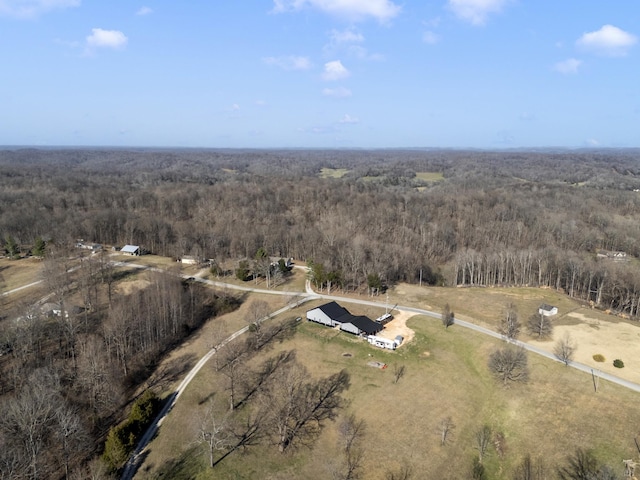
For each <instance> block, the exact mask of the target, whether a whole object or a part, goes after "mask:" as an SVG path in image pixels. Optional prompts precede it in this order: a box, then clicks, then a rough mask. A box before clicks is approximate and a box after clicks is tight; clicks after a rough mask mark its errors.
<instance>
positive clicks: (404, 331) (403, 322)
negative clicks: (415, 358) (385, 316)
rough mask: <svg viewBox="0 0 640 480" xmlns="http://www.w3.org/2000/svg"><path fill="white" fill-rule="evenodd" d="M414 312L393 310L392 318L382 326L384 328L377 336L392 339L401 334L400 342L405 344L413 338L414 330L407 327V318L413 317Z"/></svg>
mask: <svg viewBox="0 0 640 480" xmlns="http://www.w3.org/2000/svg"><path fill="white" fill-rule="evenodd" d="M414 315H415V313H413V312H406V311H398V310H394V313H393V320H391V321H390V322H389V323H387V324H386V325H385V326H384V329H383V330H382V331H381V332H380V333H378V336H379V337H383V338H388V339H389V340H393V339H395V338H396V336H397V335H402V337H403V338H404V341H403V342H402V344H403V345H404V344H406V343H408V342H410V341H411V340H412V339H413V336H414V334H415V332H414V331H413V330H411V329H410V328H409V327H407V320H409V318H411V317H413V316H414Z"/></svg>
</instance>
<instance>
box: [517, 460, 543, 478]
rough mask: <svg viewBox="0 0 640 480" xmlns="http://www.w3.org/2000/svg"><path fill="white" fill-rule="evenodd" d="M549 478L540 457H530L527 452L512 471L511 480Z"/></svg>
mask: <svg viewBox="0 0 640 480" xmlns="http://www.w3.org/2000/svg"><path fill="white" fill-rule="evenodd" d="M547 478H549V475H548V471H547V468H546V467H545V464H544V462H543V460H542V459H541V458H538V459H536V460H532V459H531V455H529V454H527V456H525V457H524V458H523V459H522V462H520V464H518V466H517V467H516V470H515V472H514V473H513V480H546V479H547Z"/></svg>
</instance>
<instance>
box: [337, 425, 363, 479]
mask: <svg viewBox="0 0 640 480" xmlns="http://www.w3.org/2000/svg"><path fill="white" fill-rule="evenodd" d="M338 431H339V432H340V441H341V444H342V452H343V454H344V463H345V465H344V474H343V475H342V476H341V477H342V478H344V480H355V479H357V478H360V473H361V469H362V461H363V458H364V442H363V440H364V435H365V432H366V424H365V422H364V420H358V419H356V417H355V415H353V414H351V415H349V416H347V417H346V418H345V419H343V420H342V422H341V423H340V426H339V427H338Z"/></svg>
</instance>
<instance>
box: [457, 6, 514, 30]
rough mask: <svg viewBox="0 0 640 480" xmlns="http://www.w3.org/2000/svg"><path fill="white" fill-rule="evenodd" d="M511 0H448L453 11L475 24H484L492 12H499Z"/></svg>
mask: <svg viewBox="0 0 640 480" xmlns="http://www.w3.org/2000/svg"><path fill="white" fill-rule="evenodd" d="M509 2H510V0H448V5H449V8H450V9H451V10H452V11H453V13H454V14H455V15H456V16H457V17H459V18H461V19H462V20H465V21H467V22H470V23H471V24H473V25H484V24H485V22H486V21H487V17H488V16H489V15H491V14H492V13H499V12H500V11H501V10H502V8H503V7H504V6H505V5H506V4H507V3H509Z"/></svg>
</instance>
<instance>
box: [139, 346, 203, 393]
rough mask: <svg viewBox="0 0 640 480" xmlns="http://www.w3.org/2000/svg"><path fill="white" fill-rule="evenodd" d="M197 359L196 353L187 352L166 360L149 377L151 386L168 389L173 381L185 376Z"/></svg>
mask: <svg viewBox="0 0 640 480" xmlns="http://www.w3.org/2000/svg"><path fill="white" fill-rule="evenodd" d="M196 360H197V359H196V356H195V355H193V354H185V355H180V356H179V357H177V358H174V359H171V360H169V361H167V362H164V363H163V364H162V365H160V367H158V369H157V370H156V371H155V373H154V374H153V375H152V376H151V378H150V379H149V386H150V387H158V388H160V389H161V390H165V389H167V388H168V387H169V386H170V385H171V384H172V383H174V382H176V381H177V380H180V379H181V378H183V377H184V375H185V374H186V373H187V372H188V371H189V370H191V369H192V368H193V366H194V365H195V364H196Z"/></svg>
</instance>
